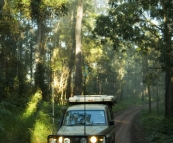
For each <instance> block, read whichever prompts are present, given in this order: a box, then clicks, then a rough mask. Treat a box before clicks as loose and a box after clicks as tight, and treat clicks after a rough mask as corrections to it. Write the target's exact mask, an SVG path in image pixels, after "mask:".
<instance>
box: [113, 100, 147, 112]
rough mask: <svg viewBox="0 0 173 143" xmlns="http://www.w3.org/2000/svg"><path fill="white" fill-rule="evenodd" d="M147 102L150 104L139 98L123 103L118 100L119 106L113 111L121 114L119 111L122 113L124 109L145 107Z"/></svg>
mask: <svg viewBox="0 0 173 143" xmlns="http://www.w3.org/2000/svg"><path fill="white" fill-rule="evenodd" d="M147 102H148V101H147V100H145V101H142V100H141V99H139V98H136V99H126V100H123V101H119V100H118V101H117V104H116V105H115V106H114V107H113V111H114V112H119V111H122V110H124V109H127V108H129V107H133V106H141V105H144V104H146V103H147Z"/></svg>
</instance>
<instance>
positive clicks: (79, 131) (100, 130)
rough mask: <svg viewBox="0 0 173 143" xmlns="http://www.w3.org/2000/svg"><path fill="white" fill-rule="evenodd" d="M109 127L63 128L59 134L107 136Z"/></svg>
mask: <svg viewBox="0 0 173 143" xmlns="http://www.w3.org/2000/svg"><path fill="white" fill-rule="evenodd" d="M107 128H108V127H107V126H85V127H84V126H62V127H61V128H60V130H59V131H58V132H57V134H58V135H84V129H85V133H86V134H87V135H90V134H97V135H98V134H105V133H106V132H107Z"/></svg>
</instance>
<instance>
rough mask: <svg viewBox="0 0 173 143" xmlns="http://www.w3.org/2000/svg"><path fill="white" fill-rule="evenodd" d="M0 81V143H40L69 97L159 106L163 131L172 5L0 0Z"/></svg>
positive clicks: (172, 94)
mask: <svg viewBox="0 0 173 143" xmlns="http://www.w3.org/2000/svg"><path fill="white" fill-rule="evenodd" d="M0 75H1V77H0V142H7V143H19V142H20V143H23V142H25V143H26V142H28V143H37V142H38V143H39V142H46V137H47V135H48V134H51V132H54V131H55V130H56V128H57V122H58V119H59V117H60V115H61V113H60V108H61V107H62V106H63V105H66V104H67V101H68V98H69V97H71V96H73V95H90V94H91V95H96V94H108V95H114V96H115V97H116V99H117V104H118V103H119V104H120V105H121V102H123V101H126V100H137V101H142V102H145V103H149V111H148V112H149V113H152V106H151V104H152V103H153V102H155V103H156V104H157V107H159V103H163V109H164V112H163V120H164V121H165V120H166V121H168V123H170V121H173V1H172V0H145V1H140V0H0ZM52 108H53V111H52ZM157 112H158V113H159V108H157ZM52 117H53V118H52ZM165 126H166V125H165ZM171 128H172V129H173V126H171ZM52 129H53V131H52ZM165 134H166V133H165ZM169 134H172V131H171V129H170V130H169V132H168V135H169Z"/></svg>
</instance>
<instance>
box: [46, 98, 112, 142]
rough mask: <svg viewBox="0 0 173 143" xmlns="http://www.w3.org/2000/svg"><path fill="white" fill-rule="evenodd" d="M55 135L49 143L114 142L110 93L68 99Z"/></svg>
mask: <svg viewBox="0 0 173 143" xmlns="http://www.w3.org/2000/svg"><path fill="white" fill-rule="evenodd" d="M69 103H70V104H71V106H70V107H69V108H68V109H67V110H66V113H65V115H64V117H63V118H62V120H61V123H60V127H59V129H58V132H57V134H56V135H49V136H48V143H115V126H114V117H113V113H112V106H113V105H114V104H115V99H114V96H111V95H78V96H74V97H70V98H69Z"/></svg>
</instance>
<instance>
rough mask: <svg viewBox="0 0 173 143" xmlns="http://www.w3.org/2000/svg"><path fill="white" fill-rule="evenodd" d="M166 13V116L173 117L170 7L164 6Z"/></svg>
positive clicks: (164, 30) (164, 50) (164, 33)
mask: <svg viewBox="0 0 173 143" xmlns="http://www.w3.org/2000/svg"><path fill="white" fill-rule="evenodd" d="M163 11H164V29H163V36H164V39H163V40H164V46H163V48H164V49H163V51H162V54H163V57H164V59H165V61H164V62H165V72H166V75H165V116H166V117H173V80H172V79H173V69H172V60H173V54H172V47H171V30H169V27H168V26H169V24H170V21H169V11H170V7H169V5H166V4H165V5H163Z"/></svg>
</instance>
